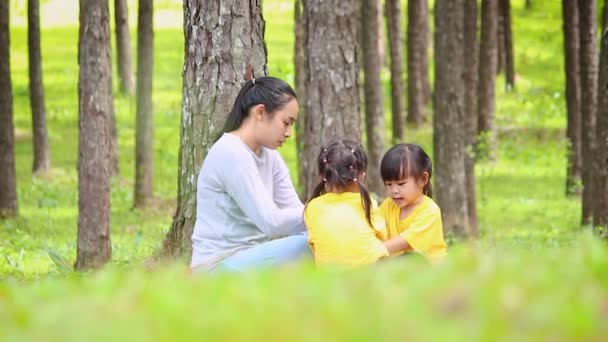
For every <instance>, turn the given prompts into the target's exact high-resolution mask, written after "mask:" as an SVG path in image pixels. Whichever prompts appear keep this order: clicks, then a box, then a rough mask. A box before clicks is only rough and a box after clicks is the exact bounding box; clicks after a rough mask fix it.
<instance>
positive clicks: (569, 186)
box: [562, 0, 582, 195]
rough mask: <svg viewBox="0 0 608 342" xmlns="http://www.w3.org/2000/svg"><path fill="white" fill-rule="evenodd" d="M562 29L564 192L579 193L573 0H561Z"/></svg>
mask: <svg viewBox="0 0 608 342" xmlns="http://www.w3.org/2000/svg"><path fill="white" fill-rule="evenodd" d="M562 16H563V23H564V24H563V31H564V66H565V68H564V69H565V72H566V107H567V111H568V123H567V129H566V132H567V138H568V142H569V144H568V147H567V148H568V151H567V155H568V165H567V167H566V195H575V194H580V192H581V187H580V184H581V172H582V171H581V168H582V155H581V112H580V96H581V89H580V73H579V67H580V62H579V46H580V43H579V39H580V37H579V33H578V29H579V19H578V6H577V0H562Z"/></svg>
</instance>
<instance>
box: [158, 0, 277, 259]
mask: <svg viewBox="0 0 608 342" xmlns="http://www.w3.org/2000/svg"><path fill="white" fill-rule="evenodd" d="M264 25H265V23H264V18H263V17H262V8H261V4H260V2H259V1H257V0H249V1H247V2H243V1H237V0H209V1H199V0H186V1H185V2H184V37H185V39H184V41H185V58H184V68H183V70H184V71H183V90H182V120H181V141H180V149H179V165H178V193H177V211H176V213H175V215H174V217H173V224H172V225H171V228H170V230H169V232H168V234H167V236H166V237H165V240H164V242H163V254H164V255H165V256H173V257H177V256H186V257H187V258H189V257H190V254H191V253H192V241H191V236H192V229H193V227H194V221H195V219H196V181H197V178H198V173H199V171H200V168H201V165H202V162H203V159H204V158H205V156H206V155H207V152H208V150H209V148H210V147H211V144H212V141H213V139H214V138H215V137H216V135H217V134H218V132H219V130H220V129H221V128H222V124H223V123H224V121H225V119H226V117H227V115H228V113H229V112H230V110H231V109H232V106H233V104H234V100H235V98H236V95H237V94H238V91H239V89H240V88H241V86H242V85H243V83H245V82H246V81H247V80H248V79H250V78H251V77H253V76H255V77H260V76H266V74H267V73H268V70H267V66H266V63H267V59H266V45H265V44H264Z"/></svg>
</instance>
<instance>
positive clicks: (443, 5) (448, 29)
mask: <svg viewBox="0 0 608 342" xmlns="http://www.w3.org/2000/svg"><path fill="white" fill-rule="evenodd" d="M434 41H435V96H434V97H433V109H434V117H433V146H434V157H435V167H434V169H435V185H436V195H437V201H438V203H439V206H440V207H441V212H442V216H443V226H444V229H445V231H446V232H452V233H454V234H455V235H457V236H461V237H464V236H467V235H469V236H470V235H472V232H471V229H470V225H469V222H468V212H467V198H466V195H467V191H466V176H465V162H464V160H465V150H464V149H465V125H464V123H463V122H464V88H465V85H464V78H463V73H464V62H465V61H464V1H463V0H452V1H438V2H436V4H435V39H434Z"/></svg>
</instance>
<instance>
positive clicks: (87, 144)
mask: <svg viewBox="0 0 608 342" xmlns="http://www.w3.org/2000/svg"><path fill="white" fill-rule="evenodd" d="M111 63H112V57H111V53H110V23H109V15H108V2H107V0H105V1H98V0H80V31H79V43H78V64H79V69H80V70H79V78H78V105H79V115H80V119H79V125H80V133H79V145H78V146H79V154H78V156H79V157H78V209H79V212H78V247H77V258H76V264H75V265H74V267H75V268H76V270H88V269H96V268H100V267H101V266H103V265H104V264H105V263H107V262H109V261H110V259H111V256H112V245H111V241H110V176H111V165H110V148H111V136H110V133H111V127H110V122H111V115H112V111H113V109H112V73H111V70H112V69H111Z"/></svg>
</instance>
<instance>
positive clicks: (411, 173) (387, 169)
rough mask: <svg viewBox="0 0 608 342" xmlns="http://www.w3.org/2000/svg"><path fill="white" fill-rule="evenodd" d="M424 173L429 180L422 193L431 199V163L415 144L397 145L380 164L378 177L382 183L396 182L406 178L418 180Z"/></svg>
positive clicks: (427, 156)
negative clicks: (427, 175)
mask: <svg viewBox="0 0 608 342" xmlns="http://www.w3.org/2000/svg"><path fill="white" fill-rule="evenodd" d="M424 172H426V173H428V174H429V180H428V182H427V183H426V185H425V186H424V188H423V190H422V191H423V193H424V194H425V195H427V196H429V197H432V196H433V187H432V186H431V176H432V175H433V163H432V162H431V158H430V157H429V155H428V154H426V152H424V150H423V149H422V147H420V146H419V145H416V144H397V145H395V146H393V147H391V149H390V150H388V151H387V152H386V154H385V155H384V157H382V162H380V176H381V177H382V180H383V181H384V182H387V181H398V180H401V179H404V178H407V177H413V178H415V179H420V178H421V177H422V174H423V173H424Z"/></svg>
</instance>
